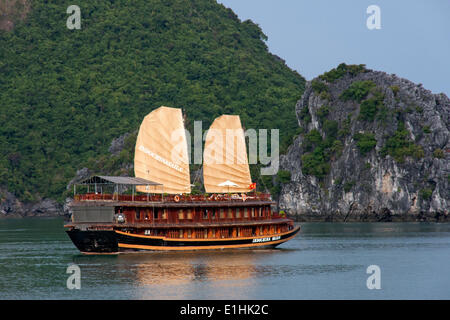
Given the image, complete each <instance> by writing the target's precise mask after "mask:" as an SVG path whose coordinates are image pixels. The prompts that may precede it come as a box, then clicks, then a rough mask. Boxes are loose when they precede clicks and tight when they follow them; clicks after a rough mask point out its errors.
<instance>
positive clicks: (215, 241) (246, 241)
mask: <svg viewBox="0 0 450 320" xmlns="http://www.w3.org/2000/svg"><path fill="white" fill-rule="evenodd" d="M299 230H300V227H293V226H292V227H288V230H287V231H285V232H280V233H277V234H271V235H259V236H256V235H253V236H248V237H246V236H240V237H220V238H180V237H173V238H171V237H167V236H150V235H142V234H136V233H131V232H129V231H121V230H96V231H93V230H86V231H82V230H79V229H70V230H68V231H67V233H68V235H69V237H70V238H71V240H72V241H73V243H74V244H75V246H76V247H77V248H78V249H79V250H80V251H81V252H82V253H86V254H99V253H118V252H122V251H130V250H131V251H138V250H159V251H162V250H164V251H174V250H212V249H227V248H258V247H268V246H269V247H276V246H277V245H279V244H281V243H283V242H286V241H288V240H290V239H292V238H293V237H294V236H295V235H296V234H297V232H298V231H299Z"/></svg>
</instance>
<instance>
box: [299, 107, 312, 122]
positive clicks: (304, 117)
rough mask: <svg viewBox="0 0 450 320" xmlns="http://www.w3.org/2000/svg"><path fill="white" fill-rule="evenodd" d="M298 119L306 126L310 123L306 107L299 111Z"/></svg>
mask: <svg viewBox="0 0 450 320" xmlns="http://www.w3.org/2000/svg"><path fill="white" fill-rule="evenodd" d="M299 117H300V119H301V120H303V121H304V122H305V125H308V123H310V122H311V115H310V114H309V108H308V107H307V106H306V107H304V108H303V109H302V110H301V111H300V114H299Z"/></svg>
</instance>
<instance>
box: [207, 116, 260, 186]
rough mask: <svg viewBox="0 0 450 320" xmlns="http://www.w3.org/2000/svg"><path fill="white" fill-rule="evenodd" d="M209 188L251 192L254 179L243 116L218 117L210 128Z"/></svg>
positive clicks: (208, 153) (208, 156)
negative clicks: (249, 162) (251, 171)
mask: <svg viewBox="0 0 450 320" xmlns="http://www.w3.org/2000/svg"><path fill="white" fill-rule="evenodd" d="M203 180H204V185H205V190H206V192H209V193H233V192H249V191H251V188H250V185H251V183H252V180H251V176H250V169H249V166H248V159H247V150H246V147H245V136H244V130H243V129H242V126H241V120H240V118H239V116H231V115H223V116H221V117H219V118H216V119H215V120H214V122H213V124H212V125H211V127H210V128H209V130H208V133H207V135H206V141H205V150H204V152H203Z"/></svg>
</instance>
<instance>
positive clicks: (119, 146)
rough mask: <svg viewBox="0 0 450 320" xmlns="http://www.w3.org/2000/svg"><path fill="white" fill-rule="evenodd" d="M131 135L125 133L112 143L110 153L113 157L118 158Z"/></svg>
mask: <svg viewBox="0 0 450 320" xmlns="http://www.w3.org/2000/svg"><path fill="white" fill-rule="evenodd" d="M129 135H130V133H125V134H123V135H121V136H120V137H118V138H115V139H113V141H111V145H110V146H109V149H108V151H109V152H110V153H111V154H112V155H113V156H117V155H118V154H119V153H120V152H121V151H122V150H123V148H124V146H125V140H126V138H127V137H128V136H129Z"/></svg>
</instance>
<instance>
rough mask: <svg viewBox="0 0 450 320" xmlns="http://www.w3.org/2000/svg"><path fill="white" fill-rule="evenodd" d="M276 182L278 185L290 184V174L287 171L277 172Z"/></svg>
mask: <svg viewBox="0 0 450 320" xmlns="http://www.w3.org/2000/svg"><path fill="white" fill-rule="evenodd" d="M277 175H278V180H279V181H280V183H289V182H291V172H290V171H287V170H278V173H277Z"/></svg>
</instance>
